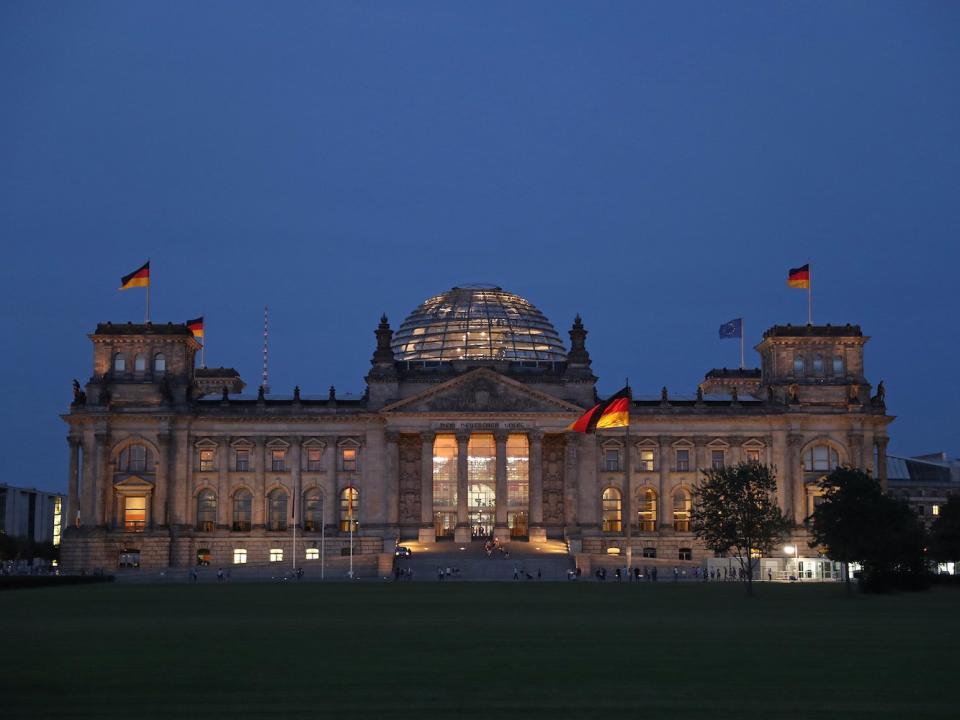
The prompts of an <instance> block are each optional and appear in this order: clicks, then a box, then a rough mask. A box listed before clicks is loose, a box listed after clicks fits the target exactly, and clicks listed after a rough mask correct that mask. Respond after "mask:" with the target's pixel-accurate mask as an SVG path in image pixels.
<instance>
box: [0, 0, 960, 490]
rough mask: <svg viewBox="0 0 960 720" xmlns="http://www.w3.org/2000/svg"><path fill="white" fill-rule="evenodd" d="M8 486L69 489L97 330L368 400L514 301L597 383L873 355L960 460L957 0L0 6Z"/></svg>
mask: <svg viewBox="0 0 960 720" xmlns="http://www.w3.org/2000/svg"><path fill="white" fill-rule="evenodd" d="M0 98H2V108H3V110H2V112H0V233H2V235H0V237H2V238H3V246H4V262H3V263H2V265H0V282H2V284H0V293H2V304H0V313H2V316H3V324H4V329H5V340H4V348H3V352H2V353H0V376H2V377H3V378H4V380H5V387H4V392H3V397H4V402H3V404H2V410H0V413H2V414H0V443H2V448H0V457H2V458H3V473H2V480H3V481H6V482H10V483H14V484H21V485H32V486H37V487H42V488H63V487H64V486H65V480H66V457H67V446H66V443H65V442H64V440H63V437H64V434H65V429H66V428H65V425H63V423H62V421H61V420H60V419H59V418H58V413H61V412H63V411H65V410H66V409H67V405H68V402H69V399H70V381H71V379H72V378H73V377H78V378H80V379H81V381H86V379H87V378H88V377H89V375H90V372H91V356H92V352H91V348H90V345H89V341H88V340H87V338H86V333H88V332H91V331H92V330H93V328H94V326H95V324H96V323H97V322H98V321H105V320H113V321H127V320H134V321H139V320H141V319H142V315H143V291H140V290H134V291H129V292H125V293H119V292H117V290H116V288H117V285H118V279H119V277H120V276H121V275H123V274H125V273H127V272H129V271H131V270H133V269H134V268H136V267H137V266H139V265H140V264H141V263H142V262H143V261H144V260H145V259H146V258H147V257H148V256H149V257H150V258H152V261H153V275H154V287H153V295H152V299H153V318H154V320H155V321H166V320H176V321H182V320H184V319H186V318H188V317H192V316H194V315H198V314H204V315H206V317H207V327H208V343H209V346H208V353H207V363H208V364H212V365H219V364H224V365H232V366H235V367H236V368H237V369H239V370H240V371H241V373H242V375H243V376H244V378H245V379H246V380H247V382H248V383H249V384H250V386H251V388H255V387H256V385H257V384H258V375H259V370H260V367H259V365H260V342H261V322H262V308H263V305H264V304H265V303H268V304H269V305H270V308H271V315H272V346H271V352H272V368H271V370H272V372H271V376H272V377H271V380H272V382H271V384H272V385H273V387H274V389H275V391H276V392H292V388H293V386H294V385H295V384H300V385H301V386H302V387H303V391H304V393H305V394H323V393H325V392H326V388H327V386H328V385H331V384H334V385H336V386H337V388H338V391H339V392H341V393H345V392H349V391H353V392H357V393H359V392H361V391H362V389H363V381H362V378H363V376H364V375H365V374H366V371H367V369H368V368H369V358H370V355H371V353H372V350H373V344H374V338H373V329H374V327H375V325H376V323H377V319H378V317H379V315H380V313H381V312H386V313H387V314H388V315H389V317H390V319H391V322H392V323H393V324H394V327H396V326H397V325H398V324H399V323H400V321H402V319H403V318H404V316H405V315H406V314H407V313H408V312H409V311H410V310H412V309H413V308H414V307H415V306H416V305H417V304H418V303H419V302H420V301H421V300H423V299H424V298H426V297H428V296H430V295H432V294H435V293H437V292H439V291H442V290H444V289H446V288H449V287H451V286H453V285H456V284H462V283H468V282H488V283H495V284H498V285H501V286H502V287H504V288H505V289H507V290H511V291H513V292H517V293H519V294H521V295H524V296H525V297H527V298H528V299H530V300H531V301H532V302H533V303H534V304H536V305H537V306H538V307H539V308H540V309H541V310H542V311H543V312H544V313H545V314H546V315H547V316H548V317H549V318H551V319H552V320H553V322H554V324H555V325H556V326H557V329H558V330H559V331H560V332H561V335H562V336H563V338H564V340H565V341H567V335H566V331H567V330H568V329H569V326H570V323H571V321H572V319H573V316H574V314H575V313H577V312H580V313H581V314H582V315H583V318H584V322H585V323H586V326H587V328H588V330H589V331H590V336H589V338H588V349H589V350H590V352H591V354H592V356H593V359H594V368H595V370H596V372H597V374H598V375H599V376H600V386H599V387H600V390H601V392H608V391H612V390H615V389H617V388H618V387H619V386H620V385H621V384H622V380H623V377H624V376H627V375H629V377H630V379H631V381H632V384H633V386H634V389H635V392H636V393H637V394H638V395H642V394H655V393H657V392H659V388H660V387H661V386H662V385H667V386H668V387H669V388H670V389H671V392H674V393H678V394H679V393H686V394H691V393H693V391H694V389H695V387H696V384H697V382H698V381H700V380H701V379H702V377H703V373H704V372H705V371H706V370H708V369H709V368H711V367H715V366H724V365H728V366H732V365H735V364H736V363H737V344H736V342H734V341H722V342H721V341H719V340H718V339H717V327H718V326H719V325H720V324H721V323H722V322H724V321H726V320H729V319H730V318H732V317H736V316H738V315H742V316H743V317H744V318H745V323H746V329H747V334H748V341H749V343H750V344H754V343H756V342H758V341H759V339H760V334H761V332H762V330H763V329H764V328H765V327H768V326H770V325H772V324H774V323H786V322H793V323H803V322H804V321H805V318H806V315H805V313H806V304H805V302H806V298H805V294H804V293H803V292H802V291H798V290H790V289H788V288H787V287H786V285H785V275H786V270H787V268H788V267H790V266H795V265H800V264H803V263H804V262H807V261H810V262H811V263H812V265H813V275H814V303H815V311H814V315H815V320H816V321H817V322H833V323H844V322H854V323H860V324H861V325H862V326H863V329H864V332H865V333H866V334H868V335H870V336H872V338H873V339H872V340H871V342H870V343H869V345H868V346H867V374H868V377H869V379H870V380H871V381H872V382H873V383H874V384H876V382H877V381H878V380H880V379H885V380H886V386H887V390H888V394H887V400H888V407H889V410H890V412H891V413H893V414H895V415H897V416H898V420H897V421H896V423H895V424H894V425H893V426H892V427H891V433H892V443H891V449H892V451H893V452H896V453H902V454H915V453H921V452H928V451H933V450H941V449H944V450H948V451H950V452H951V454H954V453H956V452H958V451H960V443H958V439H957V426H956V420H955V409H956V407H958V406H960V390H958V381H957V376H956V368H957V357H958V355H960V340H958V336H957V309H958V302H957V292H956V287H957V282H956V278H957V273H958V267H960V262H958V260H960V257H958V256H960V250H958V242H957V239H958V231H960V202H958V198H960V192H958V191H960V187H958V185H960V181H958V178H960V143H958V142H957V139H958V130H960V4H958V3H954V2H943V3H924V2H911V3H903V2H898V3H884V2H871V3H862V2H851V3H843V2H830V3H826V2H824V3H807V2H796V3H771V2H740V3H712V2H704V3H683V4H679V3H640V2H630V3H628V2H619V3H603V2H591V3H583V2H555V1H551V2H503V3H473V4H470V5H467V4H466V3H451V2H434V3H410V2H406V3H397V2H382V3H373V2H364V3H359V2H350V3H346V2H344V3H320V2H303V3H297V2H285V3H266V2H256V3H244V2H235V1H232V2H203V3H196V2H172V3H171V2H162V3H161V2H154V3H144V2H127V1H124V2H113V3H96V2H84V3H71V2H60V3H36V2H12V1H11V0H7V2H4V3H2V4H0Z"/></svg>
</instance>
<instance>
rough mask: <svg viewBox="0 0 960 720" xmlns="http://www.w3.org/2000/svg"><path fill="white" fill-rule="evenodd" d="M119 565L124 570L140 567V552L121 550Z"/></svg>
mask: <svg viewBox="0 0 960 720" xmlns="http://www.w3.org/2000/svg"><path fill="white" fill-rule="evenodd" d="M118 564H119V566H120V567H122V568H138V567H140V551H139V550H121V551H120V562H119V563H118Z"/></svg>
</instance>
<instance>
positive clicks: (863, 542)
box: [807, 467, 926, 592]
mask: <svg viewBox="0 0 960 720" xmlns="http://www.w3.org/2000/svg"><path fill="white" fill-rule="evenodd" d="M818 487H819V489H820V491H821V493H822V498H821V500H820V502H819V504H818V505H817V507H816V508H815V509H814V511H813V513H812V514H811V515H810V517H809V518H807V524H808V526H809V527H810V530H811V533H812V535H813V540H812V541H811V542H810V546H811V547H821V548H823V549H824V550H825V551H826V554H827V556H828V557H830V558H832V559H834V560H839V561H840V562H842V563H843V564H844V575H845V576H846V583H847V590H848V592H849V591H850V563H853V562H855V563H860V565H861V574H860V578H861V587H864V588H866V589H872V590H880V589H884V588H886V587H889V586H890V585H892V584H894V583H896V584H900V585H902V586H908V587H913V588H917V587H919V586H920V584H921V583H922V578H923V576H924V573H925V567H924V557H923V553H924V545H925V540H926V533H925V530H924V528H923V524H922V523H921V522H920V520H919V518H918V517H917V515H916V513H914V512H913V510H911V509H910V506H909V505H907V503H906V502H904V501H903V500H902V499H900V498H895V497H893V496H891V495H888V494H886V493H885V492H884V491H883V488H882V487H881V486H880V483H879V482H878V481H877V480H875V479H874V478H872V477H871V476H870V475H868V474H867V473H865V472H863V471H862V470H857V469H855V468H850V467H842V468H837V469H836V470H834V471H833V472H832V473H830V474H829V475H827V476H826V477H824V478H822V479H821V480H820V482H819V483H818Z"/></svg>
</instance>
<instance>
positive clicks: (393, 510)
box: [383, 430, 400, 542]
mask: <svg viewBox="0 0 960 720" xmlns="http://www.w3.org/2000/svg"><path fill="white" fill-rule="evenodd" d="M383 439H384V441H385V443H386V458H385V462H384V465H385V467H384V473H383V474H384V487H383V492H384V499H385V501H386V517H384V519H383V521H384V524H385V528H384V531H385V537H392V538H393V539H394V540H396V541H398V542H399V540H400V443H399V440H400V434H399V433H398V432H396V431H394V430H385V431H384V433H383Z"/></svg>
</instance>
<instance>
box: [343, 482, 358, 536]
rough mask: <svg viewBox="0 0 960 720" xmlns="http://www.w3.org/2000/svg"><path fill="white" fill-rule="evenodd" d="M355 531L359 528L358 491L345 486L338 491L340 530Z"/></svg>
mask: <svg viewBox="0 0 960 720" xmlns="http://www.w3.org/2000/svg"><path fill="white" fill-rule="evenodd" d="M351 528H353V532H356V531H357V530H358V529H359V528H360V493H359V492H358V491H357V489H356V488H355V487H346V488H344V489H343V492H341V493H340V532H350V529H351Z"/></svg>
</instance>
